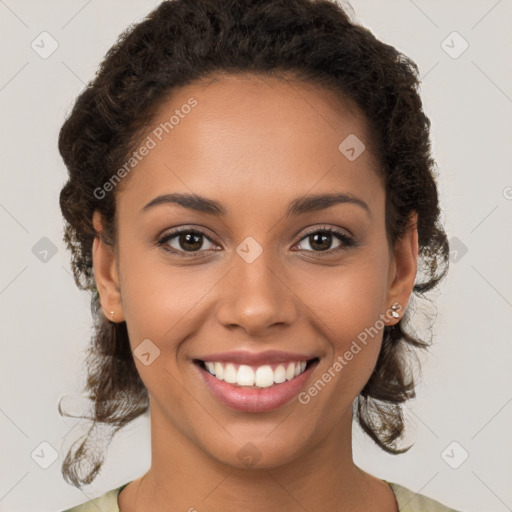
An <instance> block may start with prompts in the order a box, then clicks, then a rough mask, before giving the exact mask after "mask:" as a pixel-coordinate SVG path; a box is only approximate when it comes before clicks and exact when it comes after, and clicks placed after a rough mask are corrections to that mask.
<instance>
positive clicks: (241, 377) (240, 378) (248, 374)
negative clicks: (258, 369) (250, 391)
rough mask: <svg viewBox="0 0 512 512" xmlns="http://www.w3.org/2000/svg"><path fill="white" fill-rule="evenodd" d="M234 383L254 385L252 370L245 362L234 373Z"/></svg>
mask: <svg viewBox="0 0 512 512" xmlns="http://www.w3.org/2000/svg"><path fill="white" fill-rule="evenodd" d="M236 383H237V384H238V385H239V386H254V370H253V369H252V368H251V367H250V366H247V365H245V364H241V365H240V367H239V368H238V373H237V375H236Z"/></svg>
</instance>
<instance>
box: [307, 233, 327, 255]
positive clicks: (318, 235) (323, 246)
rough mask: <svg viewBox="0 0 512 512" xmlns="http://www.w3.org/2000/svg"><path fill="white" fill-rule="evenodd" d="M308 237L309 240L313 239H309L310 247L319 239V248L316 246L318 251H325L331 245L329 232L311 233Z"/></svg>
mask: <svg viewBox="0 0 512 512" xmlns="http://www.w3.org/2000/svg"><path fill="white" fill-rule="evenodd" d="M309 238H310V240H313V243H311V241H310V244H311V247H313V248H314V246H315V244H317V243H318V241H319V240H321V241H320V242H319V243H320V248H318V247H317V249H318V250H320V251H326V250H328V249H329V247H330V245H331V238H332V235H331V234H330V233H315V234H313V235H310V237H309Z"/></svg>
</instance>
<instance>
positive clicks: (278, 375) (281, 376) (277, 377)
mask: <svg viewBox="0 0 512 512" xmlns="http://www.w3.org/2000/svg"><path fill="white" fill-rule="evenodd" d="M285 380H286V370H285V369H284V366H283V365H282V364H280V365H279V366H278V367H277V368H276V369H275V370H274V382H275V383H276V384H281V382H284V381H285Z"/></svg>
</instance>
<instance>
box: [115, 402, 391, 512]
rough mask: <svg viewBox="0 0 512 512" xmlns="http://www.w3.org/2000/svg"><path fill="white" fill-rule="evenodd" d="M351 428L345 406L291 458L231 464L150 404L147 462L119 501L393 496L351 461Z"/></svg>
mask: <svg viewBox="0 0 512 512" xmlns="http://www.w3.org/2000/svg"><path fill="white" fill-rule="evenodd" d="M351 435H352V411H351V410H350V414H347V416H346V417H344V418H342V420H341V421H340V423H339V424H337V425H335V427H334V428H333V429H332V430H331V432H330V433H329V434H328V436H327V437H325V438H324V439H322V440H321V442H319V443H318V444H317V445H316V446H312V447H310V448H308V450H306V451H304V452H302V453H300V454H299V455H297V456H296V457H295V458H294V460H292V461H289V462H287V463H283V464H281V465H278V466H275V465H274V466H272V467H267V468H263V467H262V468H260V467H258V465H257V464H256V466H255V467H249V468H237V467H233V466H230V465H227V464H225V463H223V462H222V461H219V460H217V459H215V458H213V457H211V456H210V455H209V454H208V452H207V451H206V450H204V449H203V448H202V447H201V446H198V443H197V442H193V441H192V440H191V439H190V438H189V437H187V436H186V435H184V434H183V433H182V432H180V431H179V430H178V429H176V428H173V427H172V426H170V423H169V422H168V421H167V420H166V418H165V416H164V415H162V414H161V411H160V410H159V409H158V407H154V406H153V407H152V408H151V446H152V464H151V468H150V469H149V471H148V472H147V473H146V474H145V475H144V477H143V478H142V479H141V480H140V482H139V483H140V486H139V487H138V489H137V490H136V492H137V495H136V499H134V500H133V502H135V503H133V507H132V505H131V504H130V505H128V506H122V511H123V512H125V510H126V512H131V511H132V510H134V511H137V512H138V511H139V510H144V511H147V512H153V511H155V512H156V511H157V510H169V511H174V510H187V511H188V510H190V511H194V509H195V510H197V511H199V512H200V511H202V510H208V511H209V512H220V511H222V512H231V511H233V512H234V511H239V510H251V512H260V511H261V512H263V511H268V510H281V511H283V512H284V511H290V512H292V511H293V512H295V511H298V510H319V509H323V510H333V511H335V510H336V511H338V510H339V511H347V512H349V511H355V510H361V506H362V505H365V504H366V505H368V504H369V503H375V496H376V494H378V493H380V495H381V496H382V495H383V493H384V494H385V493H386V492H387V498H388V500H389V499H391V498H390V495H391V494H392V493H391V491H390V489H387V491H386V490H385V489H384V488H383V485H382V484H383V482H381V481H380V480H378V479H376V478H374V477H372V476H371V475H368V474H367V473H365V472H363V471H361V470H360V469H359V468H358V467H357V466H356V465H355V464H354V463H353V460H352V437H351ZM370 495H371V500H372V501H369V500H370V498H369V496H370ZM130 501H132V500H130ZM120 504H122V502H120ZM393 510H394V509H393Z"/></svg>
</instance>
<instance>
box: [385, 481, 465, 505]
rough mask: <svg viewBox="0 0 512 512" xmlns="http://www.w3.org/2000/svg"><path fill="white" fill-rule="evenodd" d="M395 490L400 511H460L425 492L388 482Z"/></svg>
mask: <svg viewBox="0 0 512 512" xmlns="http://www.w3.org/2000/svg"><path fill="white" fill-rule="evenodd" d="M388 484H389V485H390V487H391V489H392V490H393V492H394V494H395V497H396V501H397V503H398V508H399V510H400V512H458V511H457V510H455V509H453V508H450V507H447V506H446V505H443V504H442V503H439V502H438V501H436V500H433V499H432V498H428V497H427V496H424V495H423V494H418V493H416V492H413V491H411V490H409V489H407V488H406V487H403V486H402V485H399V484H395V483H393V482H388Z"/></svg>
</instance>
